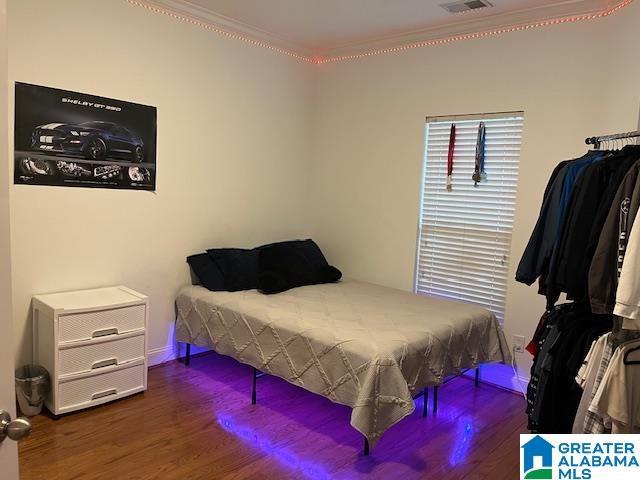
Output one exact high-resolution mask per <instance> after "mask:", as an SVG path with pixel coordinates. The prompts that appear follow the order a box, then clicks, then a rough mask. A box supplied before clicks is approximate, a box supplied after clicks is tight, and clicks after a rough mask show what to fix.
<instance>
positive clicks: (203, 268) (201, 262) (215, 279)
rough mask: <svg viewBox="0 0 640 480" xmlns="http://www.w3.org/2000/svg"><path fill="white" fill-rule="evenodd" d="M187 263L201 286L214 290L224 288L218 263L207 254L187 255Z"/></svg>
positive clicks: (217, 290)
mask: <svg viewBox="0 0 640 480" xmlns="http://www.w3.org/2000/svg"><path fill="white" fill-rule="evenodd" d="M187 263H188V264H189V266H191V270H192V271H193V273H194V275H195V276H196V277H197V278H198V280H199V281H200V284H201V285H202V286H203V287H205V288H208V289H209V290H213V291H214V292H219V291H222V290H224V277H223V276H222V272H221V271H220V269H219V268H218V264H217V263H216V262H214V261H213V259H212V258H211V257H210V256H209V255H208V254H206V253H199V254H197V255H191V256H189V257H187Z"/></svg>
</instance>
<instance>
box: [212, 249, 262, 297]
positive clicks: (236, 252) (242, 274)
mask: <svg viewBox="0 0 640 480" xmlns="http://www.w3.org/2000/svg"><path fill="white" fill-rule="evenodd" d="M258 253H259V252H258V250H257V249H252V250H248V249H244V248H213V249H210V250H207V254H209V256H210V257H211V258H212V259H213V261H214V262H215V263H216V264H217V265H218V268H219V269H220V271H221V272H222V276H223V277H224V290H227V291H229V292H237V291H239V290H251V289H254V288H258V275H259V268H258Z"/></svg>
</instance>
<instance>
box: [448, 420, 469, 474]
mask: <svg viewBox="0 0 640 480" xmlns="http://www.w3.org/2000/svg"><path fill="white" fill-rule="evenodd" d="M457 423H458V425H457V426H456V442H455V444H454V447H453V451H452V452H451V455H450V456H449V465H451V466H452V467H456V466H458V465H460V464H461V463H464V461H465V460H466V459H467V455H469V450H470V448H471V446H472V444H473V436H474V435H475V428H474V426H473V419H472V418H471V417H469V416H466V415H465V416H463V417H462V418H459V419H458V421H457Z"/></svg>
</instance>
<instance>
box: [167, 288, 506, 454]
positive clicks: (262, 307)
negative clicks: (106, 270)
mask: <svg viewBox="0 0 640 480" xmlns="http://www.w3.org/2000/svg"><path fill="white" fill-rule="evenodd" d="M176 304H177V309H178V318H177V321H176V336H177V340H178V341H179V342H188V343H191V344H194V345H199V346H202V347H210V348H212V349H214V350H215V351H216V352H218V353H221V354H224V355H229V356H231V357H233V358H235V359H237V360H238V361H240V362H243V363H247V364H249V365H252V366H254V367H256V368H257V369H259V370H261V371H264V372H268V373H269V374H271V375H277V376H279V377H281V378H284V379H285V380H287V381H289V382H291V383H293V384H295V385H299V386H301V387H302V388H305V389H307V390H309V391H311V392H314V393H317V394H319V395H323V396H325V397H327V398H329V399H330V400H332V401H334V402H337V403H341V404H344V405H348V406H350V407H351V408H352V409H353V411H352V414H351V425H352V426H353V427H355V428H356V429H357V430H359V431H360V432H361V433H362V434H363V435H365V436H366V437H367V438H368V439H369V442H370V443H371V444H372V445H374V444H375V443H376V441H377V440H378V439H379V438H380V436H381V435H382V433H383V432H384V431H385V430H387V429H388V428H389V427H391V426H392V425H394V424H395V423H396V422H398V421H399V420H401V419H402V418H404V417H405V416H407V415H409V414H410V413H411V412H413V410H414V408H415V406H414V402H413V395H414V394H415V393H416V392H418V391H419V390H420V389H422V388H424V387H427V386H433V385H438V384H440V383H441V382H442V381H443V379H444V378H445V377H446V376H448V375H451V374H457V373H460V370H461V369H464V368H469V367H475V366H477V365H478V364H480V363H486V362H495V361H501V362H506V361H509V360H510V358H509V357H510V355H509V349H508V347H507V344H506V341H505V337H504V333H503V332H502V329H501V328H500V326H499V324H498V322H497V321H496V319H495V317H494V316H493V314H491V313H490V312H489V311H487V310H485V309H483V308H480V307H476V306H473V305H468V304H465V303H460V302H454V301H449V300H442V299H435V298H430V297H424V296H419V295H415V294H412V293H408V292H404V291H400V290H395V289H391V288H386V287H381V286H377V285H372V284H368V283H361V282H356V281H350V280H345V281H342V282H340V283H332V284H326V285H314V286H307V287H301V288H295V289H293V290H289V291H288V292H284V293H280V294H277V295H263V294H261V293H259V292H257V291H256V290H249V291H244V292H211V291H209V290H207V289H205V288H203V287H200V286H189V287H185V288H184V289H183V290H182V291H181V292H180V294H179V295H178V298H177V300H176Z"/></svg>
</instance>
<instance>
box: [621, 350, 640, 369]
mask: <svg viewBox="0 0 640 480" xmlns="http://www.w3.org/2000/svg"><path fill="white" fill-rule="evenodd" d="M637 351H640V346H637V347H633V348H630V349H629V350H627V351H626V353H625V354H624V359H623V362H624V364H625V365H640V360H629V354H630V353H633V352H637Z"/></svg>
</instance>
